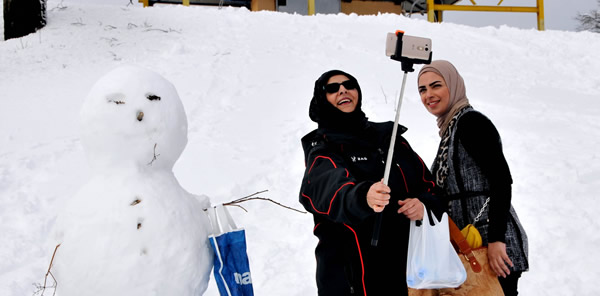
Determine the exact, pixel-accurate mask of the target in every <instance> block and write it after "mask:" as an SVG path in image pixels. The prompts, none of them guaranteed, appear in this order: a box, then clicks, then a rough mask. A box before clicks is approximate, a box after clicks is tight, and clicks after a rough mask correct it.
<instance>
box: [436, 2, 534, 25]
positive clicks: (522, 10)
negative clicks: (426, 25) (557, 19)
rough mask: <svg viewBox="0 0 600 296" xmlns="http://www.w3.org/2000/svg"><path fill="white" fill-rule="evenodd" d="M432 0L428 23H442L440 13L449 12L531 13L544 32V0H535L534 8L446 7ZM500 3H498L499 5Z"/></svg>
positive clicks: (446, 5)
mask: <svg viewBox="0 0 600 296" xmlns="http://www.w3.org/2000/svg"><path fill="white" fill-rule="evenodd" d="M433 1H434V0H427V20H428V21H430V22H432V23H433V22H435V21H436V16H437V22H440V23H441V22H442V12H443V11H445V10H450V11H492V12H531V13H536V14H537V23H538V30H540V31H544V30H545V24H544V0H536V1H537V3H536V6H535V7H530V6H529V7H528V6H482V5H476V4H475V2H474V1H471V2H473V3H474V4H475V5H448V4H435V3H434V2H433ZM500 3H502V1H500V2H499V3H498V5H500Z"/></svg>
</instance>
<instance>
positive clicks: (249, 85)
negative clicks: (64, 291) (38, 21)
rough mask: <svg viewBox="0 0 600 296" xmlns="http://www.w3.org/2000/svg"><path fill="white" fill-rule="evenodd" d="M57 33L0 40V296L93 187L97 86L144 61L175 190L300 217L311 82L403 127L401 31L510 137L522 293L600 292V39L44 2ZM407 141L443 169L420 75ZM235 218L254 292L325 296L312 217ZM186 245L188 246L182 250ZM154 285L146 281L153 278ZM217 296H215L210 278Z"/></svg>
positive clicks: (29, 271)
mask: <svg viewBox="0 0 600 296" xmlns="http://www.w3.org/2000/svg"><path fill="white" fill-rule="evenodd" d="M48 8H49V10H48V25H47V27H46V28H44V29H43V30H41V31H39V32H38V33H35V34H32V35H29V36H26V37H24V38H21V39H13V40H8V41H0V244H1V246H2V248H0V295H8V296H17V295H18V296H21V295H32V294H33V293H34V292H35V290H36V288H35V287H34V285H33V284H34V283H42V282H43V280H44V274H45V273H46V270H47V268H48V263H49V261H50V256H51V255H52V251H53V249H54V246H52V245H50V244H49V243H48V242H47V237H48V234H49V232H50V230H51V228H52V226H53V225H54V222H55V219H56V216H57V213H58V212H59V211H60V210H61V209H62V207H63V206H64V205H65V203H66V202H67V200H68V199H69V198H71V197H72V196H73V195H74V194H75V193H76V192H77V190H78V189H79V188H80V187H81V186H82V185H83V184H84V183H85V182H86V181H87V180H88V178H89V177H90V174H91V172H90V167H89V165H88V164H87V160H86V159H85V157H84V153H83V149H82V147H81V143H80V140H79V132H80V131H79V122H78V114H79V110H80V108H81V106H82V103H83V99H84V98H85V96H86V95H87V93H88V91H89V90H90V88H91V86H92V85H93V84H94V83H95V82H96V80H97V79H98V78H99V77H101V76H102V75H104V74H105V73H106V72H108V71H109V70H111V69H113V68H114V67H116V66H118V65H121V64H124V63H133V64H137V65H140V66H143V67H146V68H149V69H152V70H153V71H155V72H158V73H160V74H161V75H163V76H164V77H165V78H167V79H168V80H170V81H171V82H172V83H173V84H174V85H175V87H176V88H177V91H178V92H179V95H180V97H181V99H182V101H183V104H184V107H185V110H186V113H187V117H188V121H189V135H188V137H189V143H188V145H187V148H186V149H185V150H184V152H183V155H182V156H181V158H180V159H179V161H178V162H177V164H176V165H175V168H174V171H175V174H176V176H177V178H178V179H179V181H180V183H181V185H182V186H183V187H184V188H185V189H186V190H187V191H189V192H191V193H194V194H206V195H208V196H210V197H211V201H212V203H213V204H215V203H221V202H226V201H231V200H233V199H236V198H239V197H242V196H246V195H249V194H252V193H254V192H257V191H261V190H265V189H268V190H269V191H268V192H266V193H263V194H261V196H263V197H266V198H271V199H274V200H276V201H278V202H281V203H283V204H285V205H289V206H292V207H295V208H301V205H300V204H299V203H298V201H297V200H298V190H299V184H300V181H301V178H302V174H303V170H304V160H303V156H302V151H301V147H300V138H301V137H302V136H303V135H304V134H305V133H307V132H309V131H311V130H312V129H313V128H315V127H316V126H315V124H314V123H313V122H311V121H310V120H309V118H308V103H309V100H310V98H311V95H312V88H313V83H314V80H315V79H316V78H317V77H318V76H319V75H320V74H321V73H323V72H324V71H326V70H329V69H332V68H339V69H342V70H345V71H347V72H349V73H352V74H353V75H355V76H356V77H357V78H358V80H359V82H360V83H361V88H362V90H363V94H364V104H363V106H364V110H365V112H366V113H367V115H368V116H369V117H370V119H371V120H373V121H388V120H393V118H394V114H395V113H394V112H395V110H394V108H395V106H396V103H395V101H396V99H397V96H398V94H399V91H400V84H401V79H402V72H401V70H400V64H399V63H397V62H395V61H392V60H390V59H389V58H387V57H386V56H385V54H384V48H385V36H386V33H388V32H393V31H395V30H397V29H402V30H404V31H406V34H409V35H417V36H424V37H429V38H431V39H432V40H433V52H434V58H435V59H447V60H450V61H452V62H453V63H454V64H455V65H456V66H457V68H458V69H459V71H460V72H461V73H462V75H463V77H464V78H465V81H466V83H467V95H468V96H469V98H470V101H471V102H472V104H473V105H474V106H475V107H476V108H478V109H479V110H481V111H482V112H484V113H485V114H487V115H488V116H489V117H490V118H491V119H492V120H493V121H494V123H495V124H496V126H497V128H498V129H499V131H500V133H501V135H502V139H503V144H504V147H505V153H506V156H507V158H508V161H509V165H510V166H511V171H512V174H513V179H514V186H513V188H514V192H513V205H514V206H515V208H516V210H517V212H518V213H519V216H520V218H521V221H522V222H523V225H524V226H525V228H526V230H527V232H528V235H529V240H530V260H531V270H530V271H529V272H527V273H525V274H524V275H523V277H522V279H521V281H520V291H521V292H522V294H523V295H597V294H598V293H599V292H600V288H598V287H597V285H595V280H597V279H598V278H600V271H598V268H597V266H600V255H598V254H597V252H596V249H597V246H598V245H599V244H600V233H598V231H596V229H597V228H598V227H599V226H600V223H599V222H598V220H597V219H595V216H596V211H598V210H600V205H599V204H598V202H597V201H596V190H597V188H599V187H600V152H599V151H600V150H599V149H598V146H600V121H599V119H600V116H599V115H598V114H600V75H598V70H600V59H598V53H599V52H600V35H598V34H593V33H589V32H580V33H574V32H562V31H545V32H539V31H537V30H520V29H515V28H511V27H500V28H492V27H486V28H472V27H467V26H461V25H453V24H449V23H444V24H431V23H427V22H426V21H422V20H414V19H413V20H411V19H408V18H404V17H402V16H397V15H391V14H384V15H379V16H357V15H341V14H340V15H317V16H312V17H309V16H300V15H290V14H283V13H275V12H249V11H247V10H245V9H235V8H223V9H216V8H205V7H183V6H177V5H173V6H157V7H154V8H141V7H129V8H125V7H118V6H102V5H97V6H96V5H85V4H76V3H71V2H69V1H58V0H54V1H50V2H49V3H48ZM401 122H402V123H403V124H404V125H406V126H407V127H408V128H409V130H408V132H407V133H406V134H405V137H406V138H407V139H408V140H409V141H410V143H411V145H412V146H413V148H415V150H417V152H418V153H419V154H420V155H421V156H422V157H423V158H424V160H425V161H426V162H427V163H431V161H432V159H433V157H434V154H435V151H436V149H437V144H438V136H437V128H436V126H435V119H434V118H433V117H432V116H431V115H429V114H428V113H427V112H426V111H425V109H424V108H423V106H422V105H421V103H420V99H419V98H418V94H417V91H416V74H415V73H411V74H409V77H408V82H407V91H406V93H405V101H404V103H403V106H402V113H401ZM244 206H245V207H246V209H247V210H248V212H247V213H246V212H244V211H243V210H241V209H237V208H232V209H231V212H232V214H233V215H234V218H235V219H236V222H237V223H238V224H239V225H242V226H244V227H245V228H246V231H247V236H248V249H249V250H248V251H249V256H250V261H251V262H250V263H251V268H252V273H253V283H254V289H255V292H256V295H315V294H316V287H315V282H314V270H315V260H314V253H313V250H314V247H315V245H316V242H317V241H316V239H315V238H314V237H313V235H312V227H313V225H312V217H311V216H310V215H308V214H299V213H296V212H292V211H289V210H286V209H283V208H281V207H278V206H276V205H274V204H271V203H267V202H261V201H251V202H248V203H246V204H245V205H244ZM173 243H177V242H173ZM149 280H152V279H149ZM206 295H218V292H217V289H216V285H215V283H214V281H211V283H210V287H209V289H208V291H207V293H206Z"/></svg>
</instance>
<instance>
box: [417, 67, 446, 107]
mask: <svg viewBox="0 0 600 296" xmlns="http://www.w3.org/2000/svg"><path fill="white" fill-rule="evenodd" d="M419 94H420V95H421V102H422V103H423V106H425V108H426V109H427V111H429V113H431V114H433V115H435V116H436V117H440V116H442V115H444V114H446V112H448V106H449V104H450V90H449V89H448V86H446V81H444V78H443V77H442V76H440V75H438V74H437V73H435V72H425V73H423V74H421V76H419Z"/></svg>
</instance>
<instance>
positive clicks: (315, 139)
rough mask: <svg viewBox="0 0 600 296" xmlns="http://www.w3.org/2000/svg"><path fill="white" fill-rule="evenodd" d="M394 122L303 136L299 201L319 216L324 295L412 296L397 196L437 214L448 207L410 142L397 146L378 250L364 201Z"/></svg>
mask: <svg viewBox="0 0 600 296" xmlns="http://www.w3.org/2000/svg"><path fill="white" fill-rule="evenodd" d="M392 128H393V123H392V122H386V123H373V122H367V124H366V128H365V129H362V130H360V131H356V132H352V133H350V132H339V131H332V130H327V129H324V128H319V129H317V130H314V131H312V132H311V133H309V134H307V135H306V136H304V137H303V138H302V145H303V148H304V153H305V161H306V171H305V173H304V179H303V180H302V186H301V189H300V202H301V203H302V204H303V205H304V208H305V209H306V210H307V211H309V212H311V213H312V214H313V216H314V221H315V227H314V230H313V232H314V235H315V236H317V237H318V238H319V244H318V245H317V248H316V250H315V253H316V259H317V286H318V289H319V295H367V294H368V295H369V296H377V295H407V287H406V279H405V277H406V253H407V247H408V230H409V222H410V221H409V219H407V218H406V217H405V216H404V215H402V214H398V213H397V211H398V209H399V208H400V206H399V205H398V200H403V199H406V198H419V200H420V201H421V202H423V203H424V204H425V206H426V207H427V209H428V210H430V211H431V212H433V213H434V214H436V216H437V217H438V218H439V217H440V216H441V214H442V213H443V211H444V210H445V207H444V205H443V203H442V201H441V200H440V199H438V198H437V196H436V195H435V191H437V188H436V187H435V183H434V182H433V178H432V176H431V173H430V172H429V170H428V169H427V167H426V166H425V165H424V164H423V161H422V160H421V158H420V157H419V156H418V155H417V154H416V153H415V152H414V151H413V150H412V148H411V147H410V146H409V144H408V142H407V141H406V140H405V139H404V138H403V137H402V136H400V134H401V133H403V132H404V131H405V130H406V128H404V127H402V126H400V129H399V133H398V134H399V135H398V136H397V139H396V143H395V151H394V158H393V165H392V170H391V173H390V177H389V181H388V186H389V187H390V189H391V199H390V203H389V205H387V206H386V207H385V209H384V211H383V220H382V224H381V232H380V236H379V243H378V246H377V247H372V246H371V238H372V235H373V226H374V221H375V216H376V215H375V212H374V211H373V210H372V209H371V208H370V207H369V206H368V205H367V201H366V195H367V191H368V190H369V188H370V186H371V185H372V184H374V183H375V182H379V181H380V180H381V179H382V178H383V174H384V169H385V161H386V157H387V150H388V147H389V143H390V138H391V134H392Z"/></svg>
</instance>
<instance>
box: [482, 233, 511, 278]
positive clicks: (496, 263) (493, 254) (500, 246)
mask: <svg viewBox="0 0 600 296" xmlns="http://www.w3.org/2000/svg"><path fill="white" fill-rule="evenodd" d="M488 260H489V261H490V267H491V268H492V270H493V271H494V272H495V273H496V274H497V275H498V276H501V277H504V278H506V276H507V275H509V274H510V269H508V266H506V264H508V265H510V267H513V263H512V261H511V260H510V258H508V255H507V254H506V244H505V243H503V242H493V243H489V244H488Z"/></svg>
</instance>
